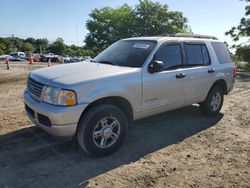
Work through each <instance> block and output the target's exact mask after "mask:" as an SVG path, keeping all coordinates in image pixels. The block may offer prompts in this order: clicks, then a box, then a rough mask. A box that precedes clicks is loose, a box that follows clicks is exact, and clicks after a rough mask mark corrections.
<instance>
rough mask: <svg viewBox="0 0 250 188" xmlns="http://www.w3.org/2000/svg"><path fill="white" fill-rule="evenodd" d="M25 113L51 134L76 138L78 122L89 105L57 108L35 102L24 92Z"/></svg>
mask: <svg viewBox="0 0 250 188" xmlns="http://www.w3.org/2000/svg"><path fill="white" fill-rule="evenodd" d="M24 103H25V111H26V114H27V116H28V117H29V118H30V120H31V121H32V122H33V123H34V124H35V125H37V126H38V127H40V128H41V129H43V130H45V131H46V132H48V133H49V134H52V135H54V136H59V137H72V136H74V134H75V132H76V128H77V124H78V121H79V119H80V117H81V115H82V112H83V111H84V109H85V108H86V107H87V105H88V104H81V105H76V106H65V107H64V106H55V105H51V104H47V103H44V102H40V101H37V100H35V99H34V98H33V97H31V96H30V94H29V93H28V92H27V91H25V92H24Z"/></svg>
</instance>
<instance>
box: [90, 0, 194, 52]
mask: <svg viewBox="0 0 250 188" xmlns="http://www.w3.org/2000/svg"><path fill="white" fill-rule="evenodd" d="M89 16H90V19H89V20H88V21H87V24H86V27H87V29H88V30H89V33H88V35H87V37H86V38H85V42H86V47H87V48H89V49H92V50H93V51H94V52H95V53H98V52H100V51H102V50H103V49H105V48H106V47H108V46H109V45H111V44H112V43H114V42H115V41H117V40H119V39H122V38H128V37H135V36H152V35H165V34H172V33H178V32H188V31H190V29H189V28H188V26H187V24H186V23H187V19H186V18H185V17H184V16H183V14H182V13H181V12H178V11H170V10H169V9H168V7H167V5H161V4H160V3H154V2H152V1H149V0H140V1H139V4H138V5H137V6H135V8H133V7H130V6H128V5H127V4H125V5H123V6H121V7H118V8H110V7H104V8H101V9H94V10H93V11H92V13H91V14H90V15H89Z"/></svg>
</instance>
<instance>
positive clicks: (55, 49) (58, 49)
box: [48, 38, 66, 55]
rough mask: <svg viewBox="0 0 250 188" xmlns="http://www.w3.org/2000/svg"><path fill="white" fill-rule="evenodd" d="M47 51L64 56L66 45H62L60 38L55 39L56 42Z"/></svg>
mask: <svg viewBox="0 0 250 188" xmlns="http://www.w3.org/2000/svg"><path fill="white" fill-rule="evenodd" d="M48 50H49V51H50V52H52V53H54V54H57V55H65V51H66V45H65V44H64V43H63V39H62V38H57V39H56V41H55V42H54V43H53V44H51V45H50V46H49V48H48Z"/></svg>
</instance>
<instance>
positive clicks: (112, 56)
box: [94, 40, 157, 67]
mask: <svg viewBox="0 0 250 188" xmlns="http://www.w3.org/2000/svg"><path fill="white" fill-rule="evenodd" d="M156 43H157V42H156V41H152V40H122V41H118V42H116V43H114V44H112V45H111V46H110V47H108V48H107V49H106V50H104V51H103V52H101V53H100V54H99V55H98V56H96V57H95V58H94V61H95V62H97V63H105V64H112V65H118V66H124V67H142V65H143V64H144V62H145V60H146V59H147V57H148V56H149V54H150V53H151V52H152V50H153V49H154V47H155V45H156Z"/></svg>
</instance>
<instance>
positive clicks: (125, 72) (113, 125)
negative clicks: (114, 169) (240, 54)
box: [24, 34, 236, 156]
mask: <svg viewBox="0 0 250 188" xmlns="http://www.w3.org/2000/svg"><path fill="white" fill-rule="evenodd" d="M235 70H236V69H235V66H234V64H233V62H232V60H231V58H230V54H229V51H228V49H227V47H226V45H225V44H224V43H222V42H219V41H218V40H217V39H216V38H215V37H211V36H203V35H180V34H177V35H175V36H173V37H139V38H131V39H124V40H120V41H118V42H116V43H114V44H113V45H111V46H110V47H109V48H107V49H106V50H104V51H103V52H102V53H100V54H99V55H98V56H96V57H95V58H94V59H93V60H92V62H85V63H73V64H67V65H62V66H55V67H53V68H45V69H40V70H36V71H33V72H32V73H31V74H30V77H29V78H28V84H27V86H28V87H27V90H26V91H25V94H24V100H25V108H26V112H27V115H28V116H29V117H30V119H31V120H32V121H33V122H34V123H35V124H36V125H38V126H39V127H41V128H42V129H44V130H45V131H47V132H49V133H50V134H52V135H56V136H63V137H68V136H74V135H75V134H76V135H77V138H78V142H79V144H80V146H81V148H82V149H83V150H84V151H85V152H87V153H88V154H90V155H94V156H104V155H108V154H110V153H112V152H114V151H116V150H117V149H118V148H119V146H120V145H121V143H122V142H123V140H124V138H125V135H126V131H127V128H128V125H129V123H130V122H131V121H133V120H137V119H141V118H144V117H147V116H151V115H154V114H158V113H162V112H165V111H169V110H173V109H177V108H181V107H184V106H188V105H191V104H193V103H199V104H200V109H201V112H202V113H203V114H204V115H206V116H213V115H217V114H218V113H219V111H220V109H221V107H222V105H223V99H224V95H226V94H228V93H229V92H230V91H231V90H232V89H233V86H234V78H235V75H236V72H235Z"/></svg>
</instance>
